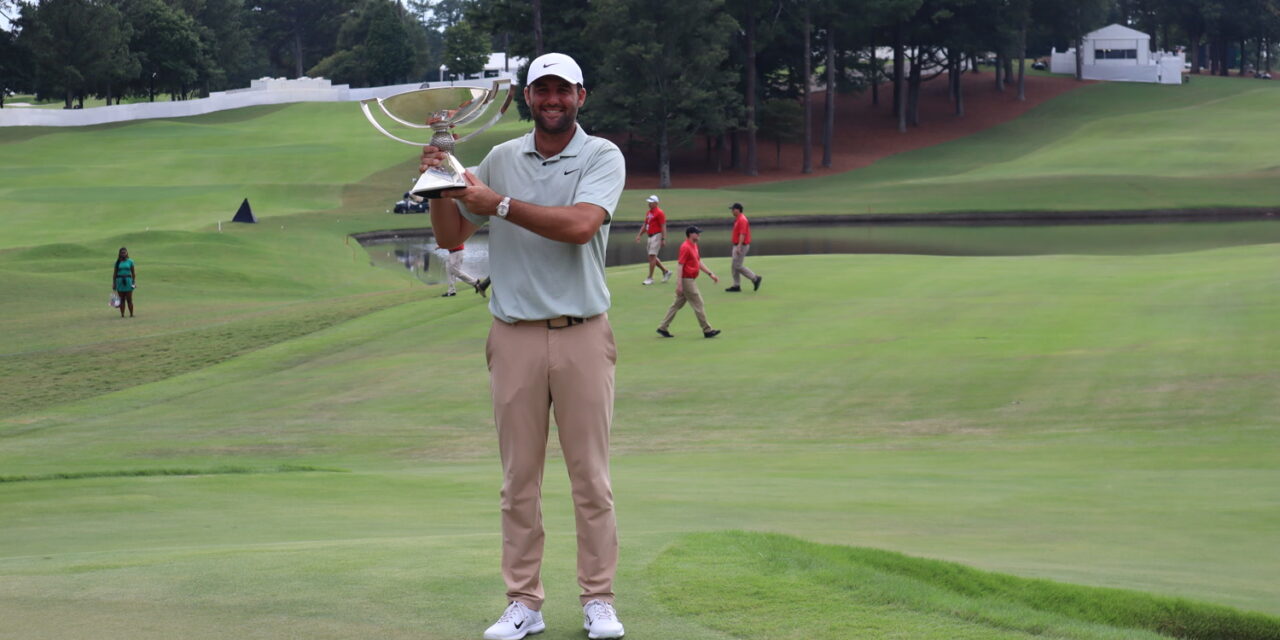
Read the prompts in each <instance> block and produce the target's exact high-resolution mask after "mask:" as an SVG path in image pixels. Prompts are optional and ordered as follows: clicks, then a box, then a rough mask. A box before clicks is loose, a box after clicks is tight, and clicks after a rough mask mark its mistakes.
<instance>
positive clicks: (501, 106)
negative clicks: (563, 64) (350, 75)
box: [360, 79, 511, 198]
mask: <svg viewBox="0 0 1280 640" xmlns="http://www.w3.org/2000/svg"><path fill="white" fill-rule="evenodd" d="M374 104H377V106H378V110H379V111H381V112H382V114H383V115H385V116H386V117H387V118H390V120H391V121H393V122H394V124H392V125H391V128H394V129H405V130H408V129H431V131H432V135H431V139H430V140H428V141H426V142H414V141H412V140H405V139H404V138H401V137H399V136H397V135H395V134H393V133H391V132H390V131H388V128H387V127H384V126H383V125H382V123H381V122H379V121H378V118H376V117H374V111H373V110H372V109H370V107H371V106H372V105H374ZM510 105H511V81H510V80H507V79H501V80H494V81H493V86H492V87H489V88H485V87H434V88H431V89H415V90H413V91H406V92H404V93H397V94H396V95H394V96H391V97H389V98H369V99H368V100H361V101H360V109H362V110H363V111H364V117H366V118H368V119H369V122H370V123H372V124H373V127H374V128H375V129H377V130H378V131H381V132H382V135H384V136H387V137H388V138H391V139H392V140H395V141H396V142H403V143H405V144H410V145H413V146H415V147H422V146H425V145H431V146H433V147H436V148H438V149H441V150H443V151H445V158H444V161H443V162H441V163H440V166H438V167H431V168H430V169H427V170H426V171H425V172H423V174H422V176H421V177H419V178H418V182H417V183H416V184H414V185H413V188H412V189H410V190H409V192H410V193H412V194H413V195H415V196H422V197H425V198H438V197H440V192H441V191H442V190H444V189H456V188H459V187H465V186H467V180H466V178H465V177H463V175H462V174H463V172H464V171H466V167H465V166H463V164H462V163H461V162H460V161H458V158H457V157H455V156H454V155H453V149H454V145H456V144H458V143H460V142H466V141H467V140H470V139H471V138H473V137H475V135H476V134H478V133H481V132H483V131H485V130H486V129H488V128H489V127H492V126H493V125H494V123H496V122H497V121H498V119H499V118H501V117H502V114H504V113H506V112H507V107H508V106H510ZM495 107H496V108H495ZM486 114H491V116H490V117H489V119H488V120H485V121H483V122H479V121H480V119H481V118H482V117H484V116H485V115H486Z"/></svg>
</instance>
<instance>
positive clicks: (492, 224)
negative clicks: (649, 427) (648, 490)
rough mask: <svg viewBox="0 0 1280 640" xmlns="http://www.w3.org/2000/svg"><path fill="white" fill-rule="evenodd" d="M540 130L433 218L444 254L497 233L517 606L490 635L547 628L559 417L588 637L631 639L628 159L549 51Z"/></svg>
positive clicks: (499, 404)
mask: <svg viewBox="0 0 1280 640" xmlns="http://www.w3.org/2000/svg"><path fill="white" fill-rule="evenodd" d="M524 97H525V101H526V102H527V103H528V105H529V109H530V112H531V113H532V116H533V121H534V129H533V131H532V132H530V133H528V134H526V135H524V136H522V137H520V138H517V139H515V140H511V141H508V142H505V143H503V144H500V145H498V146H497V147H494V149H493V150H492V151H490V152H489V154H488V156H486V157H485V159H484V161H483V162H481V163H480V166H479V167H478V168H477V169H476V170H475V173H474V174H473V173H471V172H469V171H467V172H465V173H463V177H464V179H465V184H466V186H464V187H461V188H446V189H443V190H440V191H439V192H438V193H439V195H440V196H442V197H441V198H440V199H439V200H437V201H436V202H433V203H432V206H431V226H432V229H433V231H434V233H435V235H436V241H437V242H438V243H439V244H440V245H441V246H456V245H459V244H462V243H463V242H464V241H466V240H467V239H468V238H469V237H470V236H471V235H472V234H473V233H474V232H475V231H476V229H478V228H479V227H480V226H481V225H484V224H488V225H489V252H490V258H489V264H490V274H491V278H492V279H493V283H494V290H493V296H492V297H491V298H490V300H489V311H490V312H491V313H492V314H493V317H494V319H493V324H492V326H491V328H490V331H489V340H488V345H487V349H486V352H487V357H488V363H489V372H490V385H491V389H492V394H493V413H494V421H495V423H496V426H497V431H498V449H499V452H500V457H501V460H502V471H503V482H502V577H503V579H504V580H505V581H506V585H507V600H508V602H509V605H508V606H507V609H506V610H505V611H504V612H503V614H502V616H501V617H500V618H499V619H498V621H497V622H495V623H494V624H493V625H492V626H490V627H489V628H488V629H487V630H486V631H485V633H484V637H485V638H486V639H488V640H519V639H520V638H523V637H525V635H528V634H531V633H538V632H541V631H542V630H543V629H545V628H546V625H545V624H544V622H543V619H542V613H541V608H542V603H543V597H544V592H543V587H542V581H541V576H540V571H541V564H542V549H543V540H544V533H543V528H542V513H541V485H542V470H543V466H544V463H545V459H546V447H547V435H548V431H549V415H550V412H551V410H552V409H553V408H554V411H555V418H556V425H557V428H558V433H559V437H560V446H561V448H562V449H563V451H564V459H565V465H566V466H567V467H568V470H569V478H570V482H571V484H572V488H573V503H574V511H575V515H576V522H577V539H578V583H579V585H580V586H581V588H582V595H581V604H582V605H583V616H584V622H583V626H584V628H585V629H586V630H587V632H588V637H589V638H620V637H622V635H623V627H622V623H621V622H619V621H618V616H617V613H616V611H615V610H614V608H613V596H614V594H613V578H614V574H615V572H616V569H617V563H618V534H617V526H616V520H615V518H614V510H613V491H612V488H611V485H610V477H609V429H610V425H611V423H612V420H613V396H614V364H615V362H616V359H617V350H616V348H615V346H614V341H613V331H612V329H611V328H610V326H609V320H608V317H607V314H606V311H607V310H608V309H609V304H610V298H609V290H608V288H607V287H606V285H605V271H604V254H605V244H606V243H607V241H608V237H609V223H610V221H611V220H612V216H613V212H614V211H615V209H616V208H617V205H618V199H619V197H620V196H621V194H622V189H623V182H624V180H625V178H626V166H625V163H624V161H623V157H622V153H621V151H619V149H618V147H617V146H616V145H614V144H613V143H612V142H609V141H608V140H605V139H603V138H597V137H594V136H589V135H587V133H586V132H585V131H584V130H583V129H582V128H581V127H580V126H579V125H578V123H577V114H578V109H579V108H581V107H582V105H583V104H584V103H585V101H586V97H587V92H586V89H585V88H584V86H583V78H582V70H581V68H580V67H579V66H578V64H577V62H575V61H574V60H573V59H572V58H570V57H569V56H567V55H564V54H560V53H549V54H546V55H543V56H541V57H539V58H537V59H535V60H534V61H533V62H532V63H531V64H530V66H529V72H528V76H527V78H526V83H525V87H524ZM436 143H437V138H433V139H432V144H431V145H428V146H426V147H424V148H423V151H422V164H421V167H420V168H419V169H420V172H422V173H423V174H427V173H431V172H433V171H437V170H440V169H442V168H444V167H443V165H447V164H448V163H450V162H451V161H452V160H453V159H452V157H451V156H450V155H449V154H448V153H447V152H448V149H447V148H441V147H442V146H443V147H449V146H451V145H452V141H451V140H445V141H441V144H436Z"/></svg>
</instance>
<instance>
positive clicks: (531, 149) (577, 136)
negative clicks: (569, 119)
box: [520, 122, 589, 162]
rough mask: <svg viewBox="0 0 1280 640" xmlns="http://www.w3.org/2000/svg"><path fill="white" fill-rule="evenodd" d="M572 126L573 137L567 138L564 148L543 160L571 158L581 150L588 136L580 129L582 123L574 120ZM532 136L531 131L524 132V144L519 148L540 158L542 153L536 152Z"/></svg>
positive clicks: (536, 148)
mask: <svg viewBox="0 0 1280 640" xmlns="http://www.w3.org/2000/svg"><path fill="white" fill-rule="evenodd" d="M573 126H574V132H573V138H571V139H570V140H569V144H568V145H566V146H565V148H564V149H563V150H562V151H560V153H558V154H556V155H554V156H552V157H550V158H544V159H543V160H544V161H545V162H552V161H554V160H559V159H560V158H572V157H574V156H576V155H578V154H579V153H581V152H582V147H583V146H585V145H586V144H587V138H588V137H589V136H587V132H586V131H583V130H582V125H580V124H578V123H576V122H575V123H573ZM533 137H534V132H532V131H530V132H529V133H528V134H526V135H525V137H524V145H523V147H522V148H521V149H520V150H521V151H522V152H523V153H532V154H534V155H536V156H538V157H539V158H541V157H542V154H540V153H538V147H537V144H536V143H535V142H534V140H533Z"/></svg>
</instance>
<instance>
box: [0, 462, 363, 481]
mask: <svg viewBox="0 0 1280 640" xmlns="http://www.w3.org/2000/svg"><path fill="white" fill-rule="evenodd" d="M299 472H318V473H348V471H347V470H346V469H331V468H325V467H313V466H310V465H301V464H282V465H278V466H276V467H272V468H255V467H243V466H236V465H226V466H221V467H211V468H208V469H118V470H115V471H71V472H64V473H42V474H39V475H25V476H23V475H19V476H0V483H8V482H43V481H46V480H86V479H89V478H150V477H154V476H218V475H227V474H232V473H238V474H244V473H299Z"/></svg>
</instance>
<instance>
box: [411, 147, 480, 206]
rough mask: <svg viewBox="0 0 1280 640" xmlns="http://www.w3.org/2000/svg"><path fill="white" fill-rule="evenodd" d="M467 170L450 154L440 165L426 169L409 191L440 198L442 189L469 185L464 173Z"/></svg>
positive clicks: (426, 196) (418, 194)
mask: <svg viewBox="0 0 1280 640" xmlns="http://www.w3.org/2000/svg"><path fill="white" fill-rule="evenodd" d="M465 171H466V167H464V166H462V163H461V162H458V159H457V158H455V157H453V154H449V155H447V156H445V158H444V162H443V163H442V164H441V165H440V166H438V167H431V168H430V169H427V170H426V171H424V172H423V173H422V175H421V176H419V177H418V181H417V182H416V183H414V185H413V188H412V189H410V190H409V193H412V194H413V195H415V196H419V197H422V198H439V197H440V192H441V191H444V190H446V189H461V188H463V187H466V186H468V185H467V179H466V177H465V176H463V175H462V174H463V173H464V172H465Z"/></svg>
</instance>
